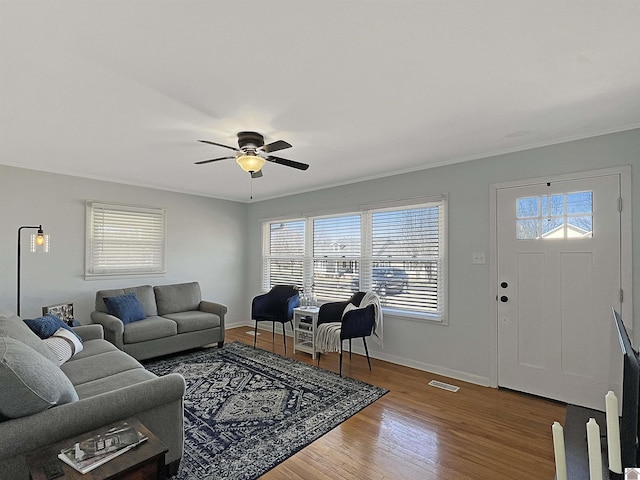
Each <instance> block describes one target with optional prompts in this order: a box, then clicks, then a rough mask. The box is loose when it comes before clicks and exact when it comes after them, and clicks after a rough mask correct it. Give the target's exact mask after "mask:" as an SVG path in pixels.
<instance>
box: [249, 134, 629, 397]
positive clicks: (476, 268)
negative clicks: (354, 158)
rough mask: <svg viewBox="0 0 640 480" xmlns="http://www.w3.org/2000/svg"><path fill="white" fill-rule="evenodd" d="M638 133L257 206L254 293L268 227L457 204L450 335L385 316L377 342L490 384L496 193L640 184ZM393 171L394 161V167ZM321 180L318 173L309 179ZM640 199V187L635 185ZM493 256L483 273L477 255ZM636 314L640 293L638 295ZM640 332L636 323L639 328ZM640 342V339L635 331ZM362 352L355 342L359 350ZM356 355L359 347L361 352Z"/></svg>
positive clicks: (386, 354)
mask: <svg viewBox="0 0 640 480" xmlns="http://www.w3.org/2000/svg"><path fill="white" fill-rule="evenodd" d="M639 156H640V130H631V131H627V132H622V133H616V134H611V135H604V136H600V137H594V138H590V139H586V140H579V141H573V142H567V143H562V144H557V145H552V146H547V147H542V148H537V149H532V150H527V151H523V152H517V153H511V154H506V155H500V156H496V157H491V158H485V159H480V160H474V161H471V162H466V163H459V164H454V165H449V166H445V167H440V168H433V169H428V170H424V171H420V172H413V173H410V174H403V175H398V176H394V177H388V178H384V179H378V180H372V181H366V182H361V183H357V184H353V185H346V186H340V187H336V188H330V189H325V190H319V191H315V192H309V193H306V194H301V195H295V196H290V197H284V198H279V199H274V200H269V201H264V202H260V203H256V204H252V205H251V208H250V210H249V218H248V228H249V245H248V252H249V265H248V268H249V276H248V280H249V283H248V288H249V290H250V291H251V292H252V294H253V293H256V292H258V291H259V290H260V278H261V256H260V253H261V250H260V239H261V233H260V228H261V226H260V224H261V221H262V220H263V219H267V218H272V217H281V216H296V215H301V214H304V213H308V212H318V211H325V212H330V211H331V210H332V209H337V210H340V211H344V209H345V208H346V209H349V208H353V209H357V208H358V206H359V205H361V204H367V203H373V202H380V201H386V200H397V199H404V198H411V197H416V196H422V195H431V194H438V193H445V192H446V193H448V195H449V230H448V232H449V325H437V324H432V323H421V322H417V321H411V320H406V319H402V318H393V317H391V316H388V315H386V316H385V321H384V326H385V332H384V350H381V349H380V347H379V346H378V345H377V344H375V342H370V344H371V347H370V350H373V352H372V354H373V356H376V357H378V358H383V359H388V360H391V361H394V362H397V363H401V364H405V365H409V366H414V367H417V368H421V369H425V370H429V371H432V372H435V373H442V374H445V375H448V376H451V377H454V378H460V379H463V380H470V381H473V382H476V383H480V384H487V385H488V384H490V383H491V382H490V378H491V364H492V360H493V359H494V358H495V355H496V352H495V347H492V346H491V340H492V335H494V333H493V332H494V329H495V319H494V318H491V313H490V310H491V302H492V301H495V299H493V300H492V298H490V293H489V292H490V281H491V279H490V276H489V262H490V260H491V259H490V258H489V253H490V245H489V188H490V185H491V184H493V183H499V182H507V181H512V180H519V179H526V178H536V177H541V176H545V175H554V174H564V173H571V172H579V171H588V170H596V169H600V168H606V167H613V166H622V165H632V166H633V172H632V174H633V175H634V176H637V169H638V166H640V165H639V163H640V162H639ZM389 161H390V162H392V161H393V159H389ZM308 174H309V175H313V166H312V168H311V169H309V173H308ZM632 194H633V197H634V198H640V182H639V181H638V180H637V178H635V181H633V192H632ZM639 216H640V208H636V209H635V211H634V212H633V218H634V222H633V224H634V228H633V238H634V239H635V240H634V259H635V261H634V265H633V274H634V277H635V278H636V279H637V278H640V231H639V228H640V227H639V225H640V218H639ZM473 252H486V254H487V263H486V264H485V265H473V264H472V253H473ZM633 293H634V294H633V299H634V302H635V305H636V311H638V306H640V303H638V302H640V292H639V289H638V288H637V287H636V288H634V292H633ZM636 316H637V314H636ZM635 322H636V324H637V322H638V320H637V318H636V319H635ZM635 330H636V332H637V331H638V330H640V329H635ZM356 343H357V342H356ZM354 346H355V344H354Z"/></svg>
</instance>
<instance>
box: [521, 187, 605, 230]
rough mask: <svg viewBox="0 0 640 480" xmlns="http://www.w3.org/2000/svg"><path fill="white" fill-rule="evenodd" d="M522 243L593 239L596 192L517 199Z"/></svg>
mask: <svg viewBox="0 0 640 480" xmlns="http://www.w3.org/2000/svg"><path fill="white" fill-rule="evenodd" d="M516 217H517V220H516V238H517V239H518V240H534V239H555V238H591V237H593V192H572V193H560V194H555V195H543V196H540V197H523V198H518V199H517V200H516Z"/></svg>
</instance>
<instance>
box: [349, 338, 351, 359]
mask: <svg viewBox="0 0 640 480" xmlns="http://www.w3.org/2000/svg"><path fill="white" fill-rule="evenodd" d="M349 361H351V339H349Z"/></svg>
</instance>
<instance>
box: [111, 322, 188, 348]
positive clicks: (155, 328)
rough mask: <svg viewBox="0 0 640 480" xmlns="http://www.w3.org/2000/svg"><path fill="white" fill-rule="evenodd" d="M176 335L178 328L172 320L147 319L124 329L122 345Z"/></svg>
mask: <svg viewBox="0 0 640 480" xmlns="http://www.w3.org/2000/svg"><path fill="white" fill-rule="evenodd" d="M177 334H178V326H177V325H176V322H174V321H173V320H169V319H168V318H162V317H147V318H145V319H144V320H141V321H139V322H134V323H130V324H128V325H125V327H124V335H123V339H124V343H138V342H146V341H148V340H155V339H156V338H163V337H172V336H174V335H177Z"/></svg>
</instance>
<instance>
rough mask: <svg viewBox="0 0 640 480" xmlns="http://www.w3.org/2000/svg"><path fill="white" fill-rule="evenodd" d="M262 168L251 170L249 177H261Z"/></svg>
mask: <svg viewBox="0 0 640 480" xmlns="http://www.w3.org/2000/svg"><path fill="white" fill-rule="evenodd" d="M261 177H262V170H258V171H257V172H251V178H261Z"/></svg>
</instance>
